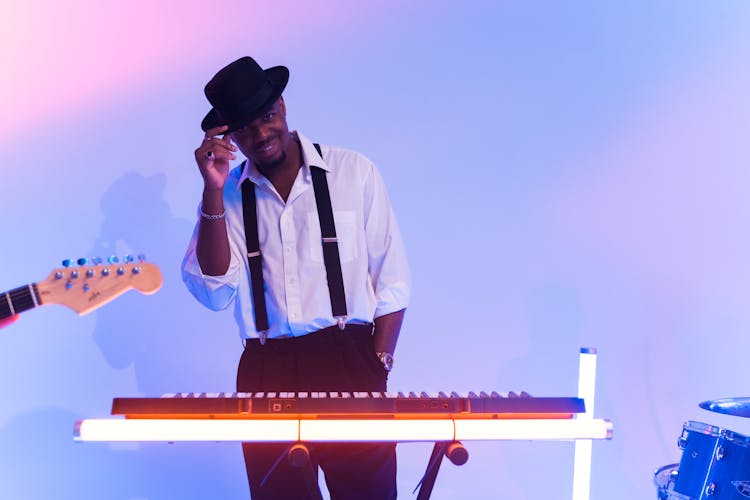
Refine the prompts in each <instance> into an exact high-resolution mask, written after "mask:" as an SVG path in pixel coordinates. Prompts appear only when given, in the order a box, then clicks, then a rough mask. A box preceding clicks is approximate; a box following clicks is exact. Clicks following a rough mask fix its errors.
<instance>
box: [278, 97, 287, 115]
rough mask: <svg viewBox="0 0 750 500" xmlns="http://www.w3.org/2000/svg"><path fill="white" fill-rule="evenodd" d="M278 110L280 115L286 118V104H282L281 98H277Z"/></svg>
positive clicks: (282, 99)
mask: <svg viewBox="0 0 750 500" xmlns="http://www.w3.org/2000/svg"><path fill="white" fill-rule="evenodd" d="M279 109H280V110H281V114H282V115H284V116H286V104H284V98H283V97H279Z"/></svg>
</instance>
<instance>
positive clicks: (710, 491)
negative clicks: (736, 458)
mask: <svg viewBox="0 0 750 500" xmlns="http://www.w3.org/2000/svg"><path fill="white" fill-rule="evenodd" d="M715 492H716V485H715V484H714V483H711V484H709V485H708V486H706V496H709V497H710V496H713V494H714V493H715Z"/></svg>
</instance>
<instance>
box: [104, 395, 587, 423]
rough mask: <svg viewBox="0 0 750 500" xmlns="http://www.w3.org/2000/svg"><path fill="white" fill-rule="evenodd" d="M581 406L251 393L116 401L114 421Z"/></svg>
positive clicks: (568, 414) (518, 414)
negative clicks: (121, 416)
mask: <svg viewBox="0 0 750 500" xmlns="http://www.w3.org/2000/svg"><path fill="white" fill-rule="evenodd" d="M583 412H585V405H584V401H583V400H582V399H580V398H569V397H532V396H529V395H528V394H527V393H525V392H522V393H521V394H520V395H519V394H516V393H514V392H510V393H507V394H500V393H498V392H494V391H493V392H478V393H475V392H467V393H458V392H447V393H446V392H437V393H428V392H330V391H329V392H319V391H311V392H254V393H243V392H240V393H236V392H234V393H227V392H219V393H193V392H187V393H171V394H165V395H163V396H162V397H158V398H115V399H114V401H113V403H112V414H113V415H125V416H126V417H127V418H164V417H169V418H180V417H182V418H269V417H274V416H278V417H282V418H284V417H286V418H290V417H300V416H302V417H305V416H307V417H309V418H322V417H326V416H331V417H335V416H337V415H339V416H353V415H359V416H367V417H372V418H377V417H381V418H399V417H405V418H406V417H409V416H419V417H420V418H430V417H433V418H441V417H450V418H461V417H464V418H475V417H481V418H488V417H490V416H492V418H534V417H535V416H536V417H537V418H572V416H573V414H576V413H583Z"/></svg>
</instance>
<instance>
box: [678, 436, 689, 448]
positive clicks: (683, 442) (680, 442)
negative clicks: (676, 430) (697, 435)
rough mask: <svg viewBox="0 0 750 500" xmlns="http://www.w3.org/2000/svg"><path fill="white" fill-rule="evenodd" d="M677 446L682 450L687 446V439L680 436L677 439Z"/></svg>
mask: <svg viewBox="0 0 750 500" xmlns="http://www.w3.org/2000/svg"><path fill="white" fill-rule="evenodd" d="M677 446H678V448H680V449H681V450H684V449H685V446H687V438H686V437H685V436H680V437H679V439H678V440H677Z"/></svg>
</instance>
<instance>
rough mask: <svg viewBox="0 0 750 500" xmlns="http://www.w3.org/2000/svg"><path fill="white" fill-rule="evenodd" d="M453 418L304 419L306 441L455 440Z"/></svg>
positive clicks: (301, 430)
mask: <svg viewBox="0 0 750 500" xmlns="http://www.w3.org/2000/svg"><path fill="white" fill-rule="evenodd" d="M453 433H454V424H453V420H452V419H441V420H424V419H423V420H411V419H409V420H382V419H381V420H302V421H300V439H301V440H302V441H325V442H341V441H347V442H356V441H385V442H387V441H453Z"/></svg>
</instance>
